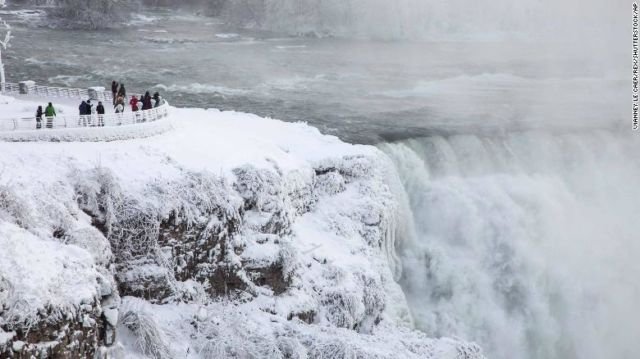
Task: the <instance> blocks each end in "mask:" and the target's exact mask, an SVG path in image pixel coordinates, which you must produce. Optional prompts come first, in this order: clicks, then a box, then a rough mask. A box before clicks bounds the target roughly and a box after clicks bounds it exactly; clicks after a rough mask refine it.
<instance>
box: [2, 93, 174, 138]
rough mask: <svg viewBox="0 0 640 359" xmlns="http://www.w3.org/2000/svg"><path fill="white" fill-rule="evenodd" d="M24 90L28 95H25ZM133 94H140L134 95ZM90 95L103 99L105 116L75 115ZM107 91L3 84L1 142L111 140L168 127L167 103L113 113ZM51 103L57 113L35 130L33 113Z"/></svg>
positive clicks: (162, 130) (132, 136) (141, 134)
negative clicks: (145, 108)
mask: <svg viewBox="0 0 640 359" xmlns="http://www.w3.org/2000/svg"><path fill="white" fill-rule="evenodd" d="M25 92H27V94H25ZM136 96H139V95H137V94H136ZM90 97H92V102H93V103H94V104H97V101H102V102H103V104H104V107H105V110H106V112H107V113H106V114H105V115H101V116H99V115H97V114H93V115H91V116H80V115H78V105H79V103H80V101H81V100H87V99H89V98H90ZM112 101H113V100H112V96H111V93H110V92H106V91H93V93H92V94H91V96H90V94H89V90H83V89H73V88H59V87H46V86H35V85H33V86H30V87H29V88H28V90H27V91H24V89H23V91H20V89H19V85H18V84H12V83H7V84H5V91H4V92H2V93H1V95H0V141H13V142H17V141H20V142H22V141H112V140H118V139H130V138H139V137H148V136H153V135H156V134H159V133H162V132H165V131H167V130H169V129H170V128H171V124H170V121H169V113H170V111H169V109H170V106H169V104H168V103H167V102H166V101H163V104H162V105H160V106H159V107H156V108H153V109H150V110H146V111H138V112H130V111H129V112H127V111H125V112H124V113H120V114H116V113H113V107H112V105H111V104H112ZM48 102H52V103H53V105H54V107H55V109H56V113H57V116H55V117H53V118H43V123H42V127H43V128H42V129H36V120H35V112H36V109H37V107H38V106H42V108H43V109H44V108H45V107H46V105H47V103H48Z"/></svg>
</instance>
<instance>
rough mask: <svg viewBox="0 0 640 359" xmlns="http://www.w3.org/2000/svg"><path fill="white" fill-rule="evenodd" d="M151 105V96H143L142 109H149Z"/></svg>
mask: <svg viewBox="0 0 640 359" xmlns="http://www.w3.org/2000/svg"><path fill="white" fill-rule="evenodd" d="M152 108H153V105H151V96H145V97H144V99H143V100H142V109H143V110H151V109H152Z"/></svg>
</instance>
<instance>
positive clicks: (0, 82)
mask: <svg viewBox="0 0 640 359" xmlns="http://www.w3.org/2000/svg"><path fill="white" fill-rule="evenodd" d="M2 6H4V0H0V7H2ZM0 29H4V31H6V32H5V34H4V40H0V91H2V92H4V84H5V82H6V79H5V75H4V63H3V62H2V50H6V49H7V47H9V41H11V26H10V25H9V24H7V22H6V21H4V20H2V19H1V18H0ZM0 32H2V30H0ZM0 38H1V36H0Z"/></svg>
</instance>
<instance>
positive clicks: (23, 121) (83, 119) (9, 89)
mask: <svg viewBox="0 0 640 359" xmlns="http://www.w3.org/2000/svg"><path fill="white" fill-rule="evenodd" d="M24 86H25V85H24V84H15V83H8V82H7V83H5V90H4V91H3V92H4V93H10V94H28V95H34V96H38V97H44V98H51V97H66V98H78V99H88V98H92V99H97V100H101V101H105V102H109V103H110V102H111V101H113V96H112V94H111V93H110V92H106V91H99V90H83V89H76V88H63V87H48V86H36V85H30V86H29V88H28V91H25V89H24ZM21 87H22V88H21ZM138 96H139V95H138ZM161 101H162V104H161V105H160V106H158V107H155V108H152V109H149V110H144V111H136V112H123V113H109V114H104V115H98V114H92V115H82V116H81V115H66V114H59V115H57V116H54V117H46V116H43V117H42V122H41V124H40V127H37V122H36V119H35V116H33V117H24V118H8V119H2V118H0V131H17V130H36V129H41V130H46V129H55V128H57V129H60V128H83V127H105V126H124V125H134V124H141V123H145V122H153V121H158V120H161V119H163V118H166V117H168V116H169V103H168V102H167V101H165V100H161Z"/></svg>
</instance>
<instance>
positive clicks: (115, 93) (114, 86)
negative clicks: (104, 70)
mask: <svg viewBox="0 0 640 359" xmlns="http://www.w3.org/2000/svg"><path fill="white" fill-rule="evenodd" d="M119 86H120V85H119V84H118V81H115V80H114V81H111V94H112V96H113V105H114V106H115V104H116V98H117V97H118V87H119Z"/></svg>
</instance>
